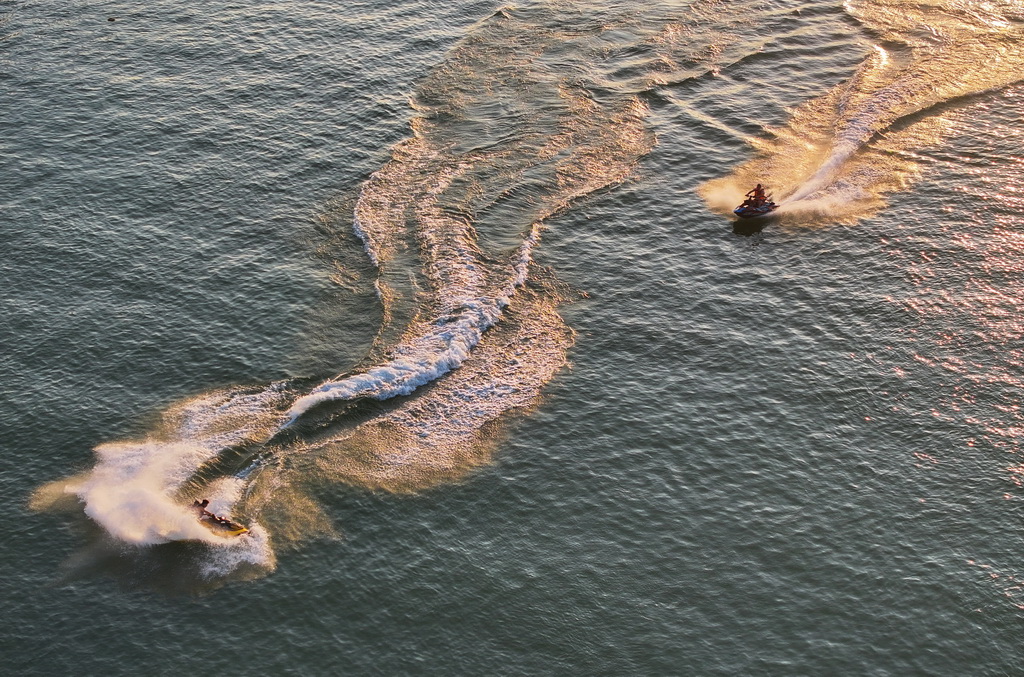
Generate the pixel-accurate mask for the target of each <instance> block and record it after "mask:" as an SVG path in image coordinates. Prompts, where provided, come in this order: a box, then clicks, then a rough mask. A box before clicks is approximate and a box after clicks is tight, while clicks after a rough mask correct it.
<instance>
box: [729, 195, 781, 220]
mask: <svg viewBox="0 0 1024 677" xmlns="http://www.w3.org/2000/svg"><path fill="white" fill-rule="evenodd" d="M778 208H779V205H777V204H775V203H774V202H772V201H771V200H768V199H766V200H765V201H764V202H761V203H760V204H753V203H752V202H751V201H750V200H747V201H746V202H744V203H743V204H741V205H740V206H739V207H737V208H736V209H734V210H732V213H733V214H735V215H736V216H738V217H739V218H741V219H756V218H758V217H759V216H765V215H767V214H771V213H772V212H774V211H775V210H776V209H778Z"/></svg>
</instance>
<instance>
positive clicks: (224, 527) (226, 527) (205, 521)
mask: <svg viewBox="0 0 1024 677" xmlns="http://www.w3.org/2000/svg"><path fill="white" fill-rule="evenodd" d="M199 523H200V524H202V525H203V526H204V527H206V528H207V529H209V530H210V531H212V532H213V533H215V534H217V535H218V536H225V537H232V536H241V535H242V534H247V533H249V529H247V528H246V527H244V526H242V525H241V524H239V523H238V522H232V521H231V520H229V519H228V518H226V517H217V516H216V515H214V516H212V517H206V516H204V517H201V518H200V519H199Z"/></svg>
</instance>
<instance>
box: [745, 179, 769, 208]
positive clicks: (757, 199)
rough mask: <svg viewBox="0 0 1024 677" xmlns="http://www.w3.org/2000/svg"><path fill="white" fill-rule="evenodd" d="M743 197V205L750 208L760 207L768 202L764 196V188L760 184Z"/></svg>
mask: <svg viewBox="0 0 1024 677" xmlns="http://www.w3.org/2000/svg"><path fill="white" fill-rule="evenodd" d="M744 197H746V198H747V200H746V201H745V202H744V203H743V204H748V203H749V204H750V206H751V207H760V206H761V205H763V204H764V203H765V202H766V201H767V200H768V198H767V196H765V194H764V188H763V187H762V186H761V184H760V183H759V184H757V185H756V186H754V187H753V188H752V189H751V190H749V191H747V194H746V195H745V196H744Z"/></svg>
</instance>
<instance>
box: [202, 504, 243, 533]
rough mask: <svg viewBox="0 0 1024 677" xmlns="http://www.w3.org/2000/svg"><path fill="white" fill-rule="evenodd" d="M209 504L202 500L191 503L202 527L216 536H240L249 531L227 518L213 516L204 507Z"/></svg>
mask: <svg viewBox="0 0 1024 677" xmlns="http://www.w3.org/2000/svg"><path fill="white" fill-rule="evenodd" d="M209 504H210V501H209V500H207V499H205V498H204V499H203V501H202V503H200V502H199V501H195V502H193V503H192V507H193V508H194V509H195V510H196V512H197V513H199V523H200V524H202V525H203V526H204V527H206V528H207V529H209V530H210V531H212V532H213V533H215V534H217V535H218V536H225V537H226V536H241V535H242V534H247V533H249V530H248V529H247V528H246V527H244V526H242V525H241V524H239V523H238V522H232V521H231V520H229V519H228V518H227V517H221V516H220V515H214V514H213V513H212V512H210V511H209V510H207V509H206V506H208V505H209Z"/></svg>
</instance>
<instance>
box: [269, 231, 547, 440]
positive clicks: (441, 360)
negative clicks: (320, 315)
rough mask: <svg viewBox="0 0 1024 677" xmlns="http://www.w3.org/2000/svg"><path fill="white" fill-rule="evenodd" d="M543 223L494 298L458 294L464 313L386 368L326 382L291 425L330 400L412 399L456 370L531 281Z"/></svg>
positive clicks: (441, 322)
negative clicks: (528, 277) (528, 278)
mask: <svg viewBox="0 0 1024 677" xmlns="http://www.w3.org/2000/svg"><path fill="white" fill-rule="evenodd" d="M540 230H541V229H540V224H539V223H537V224H534V225H533V228H532V231H531V233H530V235H529V236H528V237H527V238H526V239H525V240H524V241H523V244H522V245H521V246H520V247H519V250H518V252H517V255H516V257H515V261H514V266H513V275H512V276H511V279H510V280H509V282H508V284H507V285H506V286H505V288H504V289H502V290H501V292H500V293H499V294H498V295H496V296H493V297H483V296H479V295H474V296H467V295H463V296H456V297H454V298H453V299H452V300H451V303H452V304H453V305H454V306H455V307H457V308H460V309H461V311H459V312H456V313H453V314H451V315H447V316H444V317H441V318H439V319H437V320H435V321H434V325H435V327H436V328H435V329H434V330H433V331H431V332H429V333H427V334H425V335H422V336H417V337H415V338H414V339H412V340H411V341H409V342H407V343H405V344H403V345H400V346H398V347H397V348H395V350H394V352H395V353H396V354H397V355H398V357H396V358H395V359H392V360H390V361H389V362H387V363H386V364H382V365H380V366H378V367H374V368H373V369H370V370H368V371H365V372H363V373H360V374H356V375H354V376H350V377H348V378H345V379H342V380H339V381H329V382H327V383H324V384H323V385H321V386H320V387H318V388H317V389H316V390H314V391H313V392H311V393H310V394H309V395H306V396H305V397H300V398H299V399H298V400H296V401H295V403H294V404H293V405H292V407H291V409H289V410H288V416H289V423H291V422H292V421H294V420H295V419H297V418H298V417H299V416H302V414H304V413H305V412H307V411H309V409H311V408H312V407H315V406H316V405H318V404H321V403H323V402H327V401H331V400H350V399H355V398H359V397H372V398H374V399H378V400H384V399H388V398H391V397H397V396H399V395H408V394H410V393H412V392H413V391H414V390H415V389H416V388H418V387H419V386H421V385H424V384H426V383H429V382H430V381H433V380H434V379H436V378H438V377H440V376H442V375H444V374H446V373H448V372H449V371H451V370H452V369H455V368H456V367H458V366H459V365H461V364H462V363H463V362H465V361H466V359H467V358H468V357H469V356H470V353H471V352H472V350H473V348H474V346H476V345H477V344H478V343H479V342H480V338H481V336H483V333H484V332H485V331H486V330H487V329H489V328H490V327H492V326H493V325H494V324H495V323H496V322H497V321H498V320H499V319H500V318H501V311H502V309H503V308H504V307H505V306H507V305H508V302H509V297H511V295H512V294H513V293H514V292H515V288H516V287H518V286H520V285H522V284H523V282H525V280H526V275H527V271H528V269H529V263H530V252H531V251H532V250H533V248H534V247H535V246H536V245H537V243H538V242H539V241H540Z"/></svg>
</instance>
